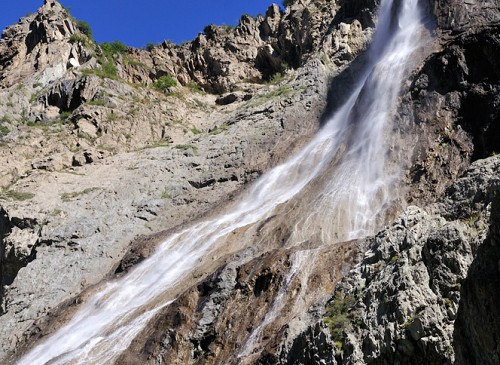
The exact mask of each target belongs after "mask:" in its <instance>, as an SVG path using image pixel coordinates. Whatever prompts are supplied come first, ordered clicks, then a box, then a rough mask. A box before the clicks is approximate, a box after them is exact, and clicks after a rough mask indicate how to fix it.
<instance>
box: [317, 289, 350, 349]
mask: <svg viewBox="0 0 500 365" xmlns="http://www.w3.org/2000/svg"><path fill="white" fill-rule="evenodd" d="M355 301H356V300H355V298H354V295H353V294H345V293H343V292H340V291H338V292H336V294H335V299H334V300H333V302H332V303H331V304H330V305H329V306H328V307H327V308H326V313H325V317H324V318H323V321H324V322H325V323H326V324H327V325H328V328H329V329H330V334H331V336H332V339H333V340H334V341H341V340H342V337H343V332H344V330H345V329H346V328H348V327H349V326H350V323H351V322H350V320H349V317H348V315H347V313H348V311H349V308H351V307H352V306H353V305H354V303H355Z"/></svg>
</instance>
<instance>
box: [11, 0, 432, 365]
mask: <svg viewBox="0 0 500 365" xmlns="http://www.w3.org/2000/svg"><path fill="white" fill-rule="evenodd" d="M422 21H423V18H422V15H421V13H420V11H419V9H418V0H401V1H396V0H394V1H392V0H382V3H381V6H380V11H379V16H378V26H377V30H376V32H375V34H374V37H373V40H372V44H371V46H370V48H369V50H368V51H367V54H366V58H367V61H366V64H365V67H364V69H363V70H362V72H360V74H359V79H358V81H357V83H356V84H355V85H354V87H353V88H352V93H351V95H350V96H349V97H348V98H347V101H346V102H345V104H344V105H343V106H341V107H340V108H339V109H338V110H337V111H336V112H335V114H334V115H333V116H332V117H331V118H330V119H329V120H328V122H327V123H326V124H325V125H324V126H323V128H321V130H320V131H319V132H318V133H317V135H316V136H315V137H314V138H313V139H312V140H311V141H310V142H309V143H308V144H307V145H306V146H305V147H304V148H303V149H302V150H301V151H300V152H299V153H297V154H296V155H295V156H293V157H291V158H290V159H289V160H288V161H286V162H285V163H283V164H281V165H279V166H277V167H275V168H273V169H272V170H270V171H269V172H267V173H266V174H264V175H263V176H262V177H261V178H260V179H259V180H258V181H257V182H255V183H254V184H253V185H252V186H251V187H250V188H249V189H248V190H247V191H246V192H245V193H244V194H242V196H241V197H240V200H239V202H237V203H236V204H235V205H234V206H233V207H232V208H230V209H228V210H227V211H226V212H225V213H224V214H221V215H219V216H217V217H215V218H210V219H206V220H202V221H200V222H198V223H196V224H194V225H192V226H191V227H189V228H186V229H184V230H182V231H180V232H177V233H175V234H173V235H171V236H170V237H169V238H167V239H166V240H165V241H164V242H163V243H161V245H160V246H159V247H158V249H157V250H156V252H155V253H154V254H153V255H152V256H151V257H150V258H149V259H147V260H145V261H144V262H142V263H141V264H139V265H138V266H137V267H135V268H134V269H133V270H132V271H131V272H129V273H128V274H127V275H125V276H123V277H121V278H118V279H116V280H113V281H110V282H109V283H107V284H106V285H104V286H103V288H102V289H101V290H100V291H99V292H97V293H95V294H94V295H92V296H90V297H89V298H88V299H87V300H86V302H85V303H84V304H82V305H81V307H80V308H79V309H78V311H77V312H76V313H75V314H74V316H73V318H72V319H70V321H69V322H68V323H67V324H65V325H63V326H62V327H61V328H60V329H59V330H57V331H56V332H55V333H54V334H52V335H50V336H48V337H47V338H46V339H45V340H43V341H42V342H41V343H39V344H38V345H37V346H36V347H34V348H33V349H32V350H31V351H30V352H29V353H27V354H26V355H25V356H24V357H23V358H22V359H21V360H19V362H18V364H26V365H33V364H46V363H49V364H106V363H113V361H114V360H116V358H117V357H118V356H120V354H121V353H122V352H123V351H124V350H125V349H127V347H128V346H129V345H130V343H131V341H132V340H133V339H134V338H135V337H136V336H137V335H138V334H139V333H140V331H141V330H142V329H143V328H144V327H145V325H146V324H147V323H148V321H149V320H150V319H151V318H152V317H153V316H154V315H155V314H156V313H157V312H158V311H159V310H160V309H162V308H165V307H166V306H168V305H169V304H170V303H171V302H172V301H174V300H175V298H176V295H178V293H180V292H181V289H182V287H183V283H186V282H187V281H186V280H187V278H191V280H192V276H193V272H195V270H196V268H197V267H199V266H200V265H203V264H204V262H205V261H206V260H209V259H210V258H213V257H217V255H218V252H220V251H224V250H226V251H227V250H230V251H232V252H238V251H239V250H242V249H245V248H246V247H247V246H248V245H251V244H252V241H251V239H246V240H245V239H241V240H239V241H240V243H239V244H235V243H234V242H231V243H230V244H229V243H228V242H229V239H230V235H231V233H233V232H236V231H238V230H244V229H245V228H246V227H249V226H251V225H253V224H256V223H258V222H261V221H263V220H265V219H267V218H269V217H271V216H272V215H274V214H276V212H277V208H278V207H280V206H283V205H284V204H286V203H287V202H289V201H291V200H293V199H297V198H298V197H300V196H301V195H300V194H301V193H303V191H304V189H306V188H307V187H308V186H310V185H311V184H313V183H315V181H317V180H321V181H322V182H321V184H319V185H320V186H321V189H320V190H319V191H315V192H314V193H311V194H312V195H311V196H309V197H308V202H310V203H309V204H308V207H306V208H305V209H303V211H301V212H300V218H299V219H297V222H294V230H293V232H292V235H291V237H290V239H289V243H288V244H289V245H294V244H298V243H300V242H302V241H303V240H305V239H307V236H308V235H310V234H311V232H319V231H321V239H322V241H323V242H325V243H328V244H331V243H334V242H340V241H342V240H347V239H353V238H357V237H362V236H365V235H367V234H371V233H373V232H374V231H375V230H376V229H377V225H378V224H380V223H379V222H380V220H379V217H381V216H383V214H384V212H385V210H386V209H387V208H388V207H390V206H391V203H392V202H393V200H394V199H395V198H396V197H395V196H394V194H393V193H392V191H393V190H392V189H393V186H394V184H395V182H396V181H397V179H398V176H397V174H394V173H391V174H387V173H386V168H385V166H386V162H387V161H386V152H387V151H386V149H387V146H386V144H385V143H384V138H385V137H384V136H385V133H386V132H387V126H388V123H390V121H391V118H392V117H393V115H394V112H395V106H396V102H397V98H398V95H399V92H400V87H401V83H402V82H403V77H404V75H405V72H406V71H407V67H408V61H409V60H410V59H411V57H410V56H411V55H412V53H413V52H414V51H415V50H416V49H417V48H418V47H419V46H421V42H420V41H419V40H420V39H421V34H422V33H423V29H422V28H423V26H422ZM306 261H307V259H304V258H303V257H302V258H301V257H297V258H296V260H294V265H292V267H293V272H290V273H289V276H288V278H287V280H291V279H292V278H293V277H294V276H296V275H300V271H301V270H300V266H301V265H304V264H306V265H307V263H306ZM285 286H286V285H285ZM179 288H181V289H179ZM184 289H186V288H184ZM285 294H286V288H282V290H281V291H280V293H279V295H278V298H277V299H276V300H275V302H274V303H273V306H272V310H271V312H269V313H268V315H267V316H266V318H265V319H264V320H263V323H262V324H261V327H263V326H265V325H266V324H267V323H268V322H270V321H272V320H273V318H274V317H275V316H276V315H277V313H278V311H279V310H280V308H281V304H280V298H279V296H280V295H281V296H285ZM258 330H259V328H257V331H254V333H252V334H249V338H248V341H247V343H246V344H245V348H244V349H243V352H242V354H243V355H244V352H245V351H247V350H248V349H249V348H250V347H251V346H252V343H253V341H254V339H255V338H257V337H258V335H259V333H258ZM252 336H253V337H252ZM242 354H240V355H242Z"/></svg>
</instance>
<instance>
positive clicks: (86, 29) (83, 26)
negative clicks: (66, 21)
mask: <svg viewBox="0 0 500 365" xmlns="http://www.w3.org/2000/svg"><path fill="white" fill-rule="evenodd" d="M76 27H77V28H78V30H79V31H80V32H82V33H83V34H85V35H86V36H87V37H89V38H90V39H92V28H90V24H89V23H87V22H86V21H84V20H77V21H76Z"/></svg>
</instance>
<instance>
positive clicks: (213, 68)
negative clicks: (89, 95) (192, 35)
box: [124, 1, 373, 93]
mask: <svg viewBox="0 0 500 365" xmlns="http://www.w3.org/2000/svg"><path fill="white" fill-rule="evenodd" d="M349 7H350V4H349V3H346V4H344V3H343V2H335V1H331V2H324V1H305V2H303V4H301V5H300V6H292V7H289V8H287V9H286V11H285V12H284V13H283V12H282V11H281V9H280V8H279V6H278V5H272V6H271V7H269V9H268V10H267V12H266V14H265V16H259V17H257V18H255V19H254V18H252V17H250V16H248V15H244V16H242V18H241V20H240V22H239V24H238V26H237V27H236V28H234V29H233V28H231V27H218V26H215V25H210V26H207V27H206V28H205V30H204V33H203V34H199V35H198V37H197V38H196V39H195V40H194V41H192V42H189V43H186V44H183V45H180V46H178V45H174V44H172V43H169V42H164V43H162V44H161V45H160V46H158V47H155V48H153V49H152V50H150V51H143V50H142V51H141V50H134V51H133V52H132V54H131V56H132V57H133V58H134V59H137V60H138V61H139V62H140V63H141V66H140V67H133V66H125V68H124V70H126V74H128V75H129V76H126V74H125V75H124V77H125V78H127V77H129V78H130V80H131V81H141V82H150V80H151V79H155V78H158V77H159V76H161V75H164V74H170V75H175V76H176V77H177V79H178V80H179V81H180V82H181V83H182V84H184V85H186V84H189V83H190V82H195V83H197V84H199V85H200V86H202V87H203V88H204V89H205V90H207V91H210V92H215V93H224V92H228V91H234V90H236V89H238V88H239V85H240V84H242V83H244V82H246V81H248V80H250V81H259V80H262V79H263V80H269V79H271V78H272V77H273V75H275V74H277V73H283V72H285V71H286V70H287V69H288V68H289V67H292V68H298V67H300V66H303V65H305V64H306V63H307V62H308V61H309V60H310V59H311V58H314V57H319V56H321V57H322V58H323V59H324V60H329V61H328V62H332V61H333V62H335V63H336V64H337V66H341V65H344V64H346V63H347V62H348V61H350V60H352V59H353V58H354V57H355V56H356V55H357V54H358V53H359V52H360V51H362V50H363V49H364V48H365V47H366V44H367V43H368V40H369V39H370V36H371V29H372V28H370V27H373V22H371V23H369V24H367V22H364V21H363V22H360V21H359V20H358V19H357V18H356V17H357V16H358V15H359V13H357V12H353V11H352V10H350V9H349ZM345 8H347V9H345ZM344 14H349V15H344ZM340 19H342V20H340ZM331 59H333V60H332V61H330V60H331Z"/></svg>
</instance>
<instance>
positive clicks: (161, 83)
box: [153, 75, 177, 92]
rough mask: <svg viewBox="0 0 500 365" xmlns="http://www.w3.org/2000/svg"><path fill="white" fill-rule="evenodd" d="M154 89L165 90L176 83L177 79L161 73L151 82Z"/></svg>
mask: <svg viewBox="0 0 500 365" xmlns="http://www.w3.org/2000/svg"><path fill="white" fill-rule="evenodd" d="M153 85H154V87H155V89H156V90H158V91H162V92H166V91H168V89H170V88H171V87H174V86H176V85H177V81H175V79H174V78H173V77H172V76H170V75H163V76H161V77H160V78H159V79H158V80H156V81H155V83H154V84H153Z"/></svg>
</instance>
